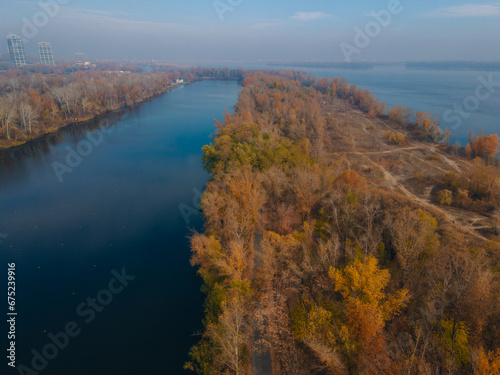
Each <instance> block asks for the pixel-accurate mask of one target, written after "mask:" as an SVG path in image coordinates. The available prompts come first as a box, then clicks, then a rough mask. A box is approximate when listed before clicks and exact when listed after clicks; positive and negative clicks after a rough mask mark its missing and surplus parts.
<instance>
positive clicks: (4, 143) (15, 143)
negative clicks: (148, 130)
mask: <svg viewBox="0 0 500 375" xmlns="http://www.w3.org/2000/svg"><path fill="white" fill-rule="evenodd" d="M185 84H188V82H185V83H183V85H185ZM179 86H180V85H171V86H169V87H167V88H166V89H165V90H162V91H158V92H156V93H154V94H153V95H151V96H148V97H146V98H144V99H143V100H141V101H137V102H134V103H133V104H130V105H122V106H116V107H114V108H109V109H107V110H105V111H103V112H99V113H96V114H94V115H92V116H88V117H85V118H82V119H77V120H76V121H75V120H70V119H68V121H67V122H65V123H62V124H60V125H55V126H51V127H48V128H46V131H44V132H42V133H38V134H33V133H32V134H26V135H25V137H26V138H25V139H21V140H9V139H0V152H3V151H10V150H13V149H15V148H16V147H20V146H23V145H25V144H27V143H29V142H32V141H36V140H39V139H41V138H43V137H47V136H51V135H53V134H55V133H57V132H58V131H60V130H62V129H64V128H67V127H70V126H84V125H86V124H89V123H92V122H95V121H96V120H99V119H100V118H102V117H104V116H108V115H110V114H112V113H117V112H121V111H124V110H128V109H134V108H137V107H139V106H141V105H143V104H144V103H147V102H149V101H151V100H153V99H155V98H157V97H159V96H161V95H163V94H165V93H167V92H169V91H172V90H174V89H176V88H177V87H179Z"/></svg>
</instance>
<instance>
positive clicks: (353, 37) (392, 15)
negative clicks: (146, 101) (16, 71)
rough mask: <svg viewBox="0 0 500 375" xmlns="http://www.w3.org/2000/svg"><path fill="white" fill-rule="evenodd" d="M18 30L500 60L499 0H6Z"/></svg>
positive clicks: (325, 54)
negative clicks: (473, 0) (496, 0)
mask: <svg viewBox="0 0 500 375" xmlns="http://www.w3.org/2000/svg"><path fill="white" fill-rule="evenodd" d="M10 33H14V34H17V35H20V36H22V37H23V40H24V44H25V49H26V53H27V54H28V55H32V56H35V55H36V54H37V50H36V48H37V47H36V46H37V43H38V42H41V41H46V42H51V43H52V44H53V48H54V54H55V55H56V58H57V57H59V58H72V57H73V56H74V53H76V52H83V53H85V55H86V56H87V57H88V58H90V59H114V60H117V59H120V60H122V59H144V60H150V59H157V60H167V61H171V62H196V61H258V60H274V61H294V62H296V61H369V62H382V61H384V62H393V61H443V60H469V61H500V0H499V1H498V2H495V1H493V2H492V1H476V2H471V1H467V0H465V1H448V0H384V1H379V0H371V1H368V0H356V1H347V0H307V1H299V0H266V1H263V0H161V1H160V0H156V1H155V0H140V1H138V0H43V1H32V0H20V1H16V0H0V35H2V34H3V35H5V36H7V35H8V34H10ZM4 40H5V39H4ZM6 52H7V43H6V42H5V48H3V49H0V53H6Z"/></svg>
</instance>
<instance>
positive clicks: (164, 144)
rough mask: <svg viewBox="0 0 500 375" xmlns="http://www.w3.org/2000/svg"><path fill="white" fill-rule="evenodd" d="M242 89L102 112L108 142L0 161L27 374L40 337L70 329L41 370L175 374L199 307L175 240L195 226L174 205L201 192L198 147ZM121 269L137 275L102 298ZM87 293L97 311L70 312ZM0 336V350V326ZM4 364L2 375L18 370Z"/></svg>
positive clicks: (0, 255) (181, 245) (2, 263)
mask: <svg viewBox="0 0 500 375" xmlns="http://www.w3.org/2000/svg"><path fill="white" fill-rule="evenodd" d="M239 90H240V86H239V85H238V84H236V83H234V82H229V83H228V82H214V81H205V82H199V83H195V84H192V85H189V86H186V87H184V88H179V89H176V90H174V91H172V92H170V93H167V94H165V95H163V96H161V97H159V98H156V99H154V100H152V101H151V102H149V103H146V104H144V105H142V106H141V107H139V108H138V109H135V110H132V111H130V112H127V113H123V114H121V115H120V116H110V117H111V121H110V123H109V125H106V126H101V128H103V129H104V128H105V129H107V133H106V134H103V133H102V129H101V130H99V128H100V126H99V124H95V125H94V126H89V127H86V128H77V129H71V128H69V129H66V130H65V131H64V132H62V133H60V134H58V135H57V136H56V137H48V138H46V139H44V140H42V141H39V142H35V143H32V144H30V145H28V146H26V147H23V148H21V149H19V150H18V151H17V152H16V153H10V154H9V155H7V156H6V155H5V154H4V155H3V157H2V166H1V167H0V212H1V215H0V233H3V234H5V235H8V237H6V238H0V239H1V240H2V242H1V243H0V274H3V275H4V276H1V277H0V279H2V280H4V282H5V284H4V287H2V289H3V290H4V291H5V292H6V289H7V285H6V276H7V263H8V262H15V263H16V273H17V290H16V291H17V295H16V298H17V305H16V308H17V312H18V316H17V318H16V319H17V327H16V328H17V337H16V342H17V348H16V349H17V364H23V365H25V366H27V367H30V368H32V366H31V360H32V357H33V352H31V351H32V349H35V350H36V351H38V352H42V350H43V348H44V347H45V346H46V344H48V343H50V342H51V341H50V339H49V338H48V334H49V333H53V334H56V333H58V332H61V331H63V330H64V329H65V325H66V324H67V323H68V322H71V321H73V322H75V323H76V324H77V325H78V328H79V329H80V330H81V332H80V334H79V335H78V336H77V337H74V338H71V339H70V341H69V343H68V344H67V347H66V348H65V349H64V350H59V353H58V354H57V356H56V358H54V359H52V360H49V361H48V365H47V366H46V368H45V369H44V370H43V371H41V374H57V375H70V374H71V375H80V374H81V375H89V374H97V375H100V374H102V375H114V374H120V375H123V374H134V375H139V374H158V373H163V374H180V373H183V372H184V371H183V370H182V365H183V363H184V361H185V360H186V359H187V353H188V351H189V347H190V346H191V345H192V344H193V343H194V342H195V341H196V340H197V337H194V336H193V334H194V333H195V332H196V331H197V330H198V329H199V328H200V325H201V318H202V309H203V308H202V303H203V302H202V295H201V293H200V291H199V289H200V286H201V282H200V280H199V279H198V278H197V277H196V275H195V273H194V271H193V269H192V268H191V267H190V265H189V256H190V254H189V248H188V241H187V239H186V236H188V235H189V233H190V228H198V229H199V228H201V224H202V222H201V218H200V217H199V215H193V216H191V217H190V222H189V224H187V223H186V222H185V220H184V219H183V217H182V215H181V213H180V210H179V205H180V204H182V203H184V204H186V206H191V207H193V203H192V202H193V200H195V202H196V194H195V192H193V189H197V190H198V191H201V190H203V187H204V185H205V184H206V182H207V179H208V176H207V174H206V173H205V172H204V171H203V170H202V168H201V163H200V158H201V147H202V146H203V145H205V144H207V143H209V142H210V137H209V136H210V134H211V133H213V132H214V129H215V128H214V126H213V119H214V118H218V119H220V118H221V117H222V114H223V113H224V110H225V109H228V110H229V111H230V110H231V109H232V106H233V105H234V104H235V103H236V101H237V95H238V92H239ZM117 117H118V118H117ZM89 134H92V135H93V136H94V139H96V140H97V141H96V143H98V144H97V145H96V146H93V147H92V150H91V152H90V153H89V155H88V156H85V157H83V158H82V160H81V161H80V162H79V163H77V161H78V160H76V161H75V160H73V163H72V164H70V166H74V168H72V172H71V173H63V174H62V182H60V181H59V179H58V177H57V176H56V174H55V173H54V170H53V166H52V164H53V163H54V162H59V163H61V165H63V164H65V163H66V161H65V159H66V156H67V154H68V152H69V151H68V147H69V148H71V149H73V150H77V149H78V147H80V151H84V153H87V152H88V147H87V148H85V146H88V143H85V142H84V143H82V140H85V139H87V136H88V135H89ZM99 134H103V136H102V141H101V143H99ZM71 162H72V161H71V159H70V163H71ZM76 164H78V165H76ZM5 235H3V236H1V237H5ZM123 267H125V271H126V273H127V274H129V275H132V276H135V279H134V280H131V281H129V284H128V285H127V286H126V287H125V288H123V290H122V291H121V292H120V293H118V294H114V295H113V294H111V295H112V300H111V301H110V302H109V303H108V300H107V299H108V297H109V293H108V292H106V291H105V289H108V288H109V286H108V284H109V281H110V280H111V279H112V278H113V277H114V276H113V275H112V273H111V271H112V270H113V269H115V270H116V271H118V272H119V273H121V271H122V268H123ZM113 287H114V288H115V289H117V288H118V287H119V284H113ZM103 290H104V291H103ZM98 295H99V296H100V297H101V301H103V302H105V303H108V304H107V305H106V306H104V308H103V309H102V311H98V312H95V318H94V319H93V320H92V321H90V322H89V323H86V322H85V319H87V320H90V318H91V313H88V311H89V307H88V306H85V307H84V308H83V307H82V308H81V309H80V311H79V312H77V307H79V305H81V304H82V303H85V304H86V303H87V302H86V301H87V298H88V297H90V298H95V297H96V296H98ZM4 298H5V297H4ZM2 306H3V308H2V314H5V313H6V308H7V307H6V304H5V303H3V304H2ZM92 310H94V311H96V310H101V304H100V303H99V302H97V308H92ZM4 317H5V315H4ZM3 332H4V333H5V334H2V339H1V342H2V343H5V341H6V336H7V326H6V325H5V323H4V330H3ZM2 348H4V345H2ZM51 354H53V353H52V352H51V351H50V349H49V355H51ZM2 358H4V359H2V364H1V365H0V366H1V368H2V371H1V373H2V374H4V373H13V374H14V373H16V374H17V371H15V370H12V371H8V368H7V367H6V363H5V362H6V359H5V356H4V355H2ZM6 368H7V371H6V372H4V370H5V369H6Z"/></svg>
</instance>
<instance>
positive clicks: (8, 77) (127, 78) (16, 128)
mask: <svg viewBox="0 0 500 375" xmlns="http://www.w3.org/2000/svg"><path fill="white" fill-rule="evenodd" d="M238 77H241V72H240V73H238V72H237V71H236V70H231V71H230V70H229V69H197V68H195V69H184V70H178V71H171V70H155V71H152V72H148V73H134V72H130V71H129V72H123V71H113V72H109V71H107V72H106V71H77V72H74V73H70V74H59V73H54V74H50V75H46V74H39V73H34V74H32V73H31V71H30V70H28V69H26V71H23V70H20V69H11V70H10V71H9V73H8V74H3V75H1V74H0V150H1V151H4V150H7V149H9V148H12V147H17V146H21V145H23V144H25V143H27V142H29V141H32V140H36V139H38V138H40V137H42V136H45V135H48V134H52V133H55V132H57V131H58V130H60V129H62V128H64V127H67V126H71V125H73V126H79V125H84V124H85V123H88V122H91V121H93V120H95V119H96V118H98V117H100V116H102V115H106V114H109V113H112V112H115V111H120V110H123V109H127V108H133V107H135V106H137V105H140V104H142V103H144V102H146V101H149V100H151V99H153V98H155V97H157V96H158V95H162V94H164V93H165V92H167V91H169V90H172V89H174V88H175V87H176V86H177V85H178V83H176V81H177V80H178V79H184V81H185V82H186V83H188V82H194V81H197V80H203V79H231V80H234V79H238Z"/></svg>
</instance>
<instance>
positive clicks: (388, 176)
mask: <svg viewBox="0 0 500 375" xmlns="http://www.w3.org/2000/svg"><path fill="white" fill-rule="evenodd" d="M357 154H358V155H360V156H362V157H363V158H364V159H366V160H367V161H368V162H369V163H370V164H372V165H373V166H374V167H376V168H378V169H380V170H381V171H382V173H383V174H384V177H385V179H386V180H387V181H389V182H390V183H391V184H392V185H393V186H395V187H397V188H399V189H400V190H401V192H402V193H403V194H404V195H406V196H407V197H408V198H410V199H411V200H413V201H415V202H417V203H419V204H421V205H422V206H424V207H432V209H434V210H437V211H439V212H440V213H441V214H442V215H443V216H444V217H445V218H446V219H447V220H448V221H450V223H454V224H457V225H460V227H462V228H463V230H464V231H466V232H468V233H470V234H472V235H473V236H475V237H477V238H480V239H481V240H484V241H488V239H487V238H486V237H484V236H483V235H481V234H479V233H477V232H476V230H477V229H482V228H489V226H480V227H477V226H474V225H464V224H462V223H461V221H463V220H464V218H463V217H461V216H453V215H451V214H450V213H449V212H448V211H446V210H444V209H442V208H441V207H438V206H436V205H434V204H432V203H430V202H429V201H427V200H425V199H422V198H420V197H418V196H417V195H415V194H413V193H412V192H411V191H409V190H408V189H406V188H405V187H404V186H403V184H401V183H400V182H399V181H398V180H397V179H396V177H394V176H393V175H392V174H391V173H390V172H389V171H388V170H387V169H385V168H384V167H383V166H382V165H380V164H378V163H376V162H374V161H373V160H372V159H370V158H369V157H368V156H366V155H365V154H363V153H361V152H357ZM429 192H430V191H429ZM471 215H473V214H472V213H470V212H468V213H467V216H468V218H469V220H470V218H471ZM480 220H482V218H481V217H476V218H472V221H473V222H474V223H475V222H477V221H480Z"/></svg>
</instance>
